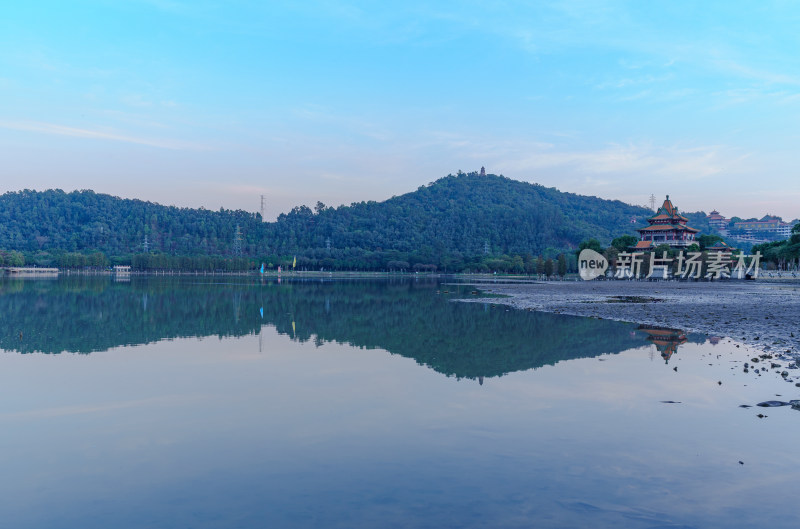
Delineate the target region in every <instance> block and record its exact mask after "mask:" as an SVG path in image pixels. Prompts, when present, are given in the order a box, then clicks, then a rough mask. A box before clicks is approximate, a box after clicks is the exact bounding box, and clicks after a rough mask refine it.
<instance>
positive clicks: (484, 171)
mask: <svg viewBox="0 0 800 529" xmlns="http://www.w3.org/2000/svg"><path fill="white" fill-rule="evenodd" d="M481 176H486V168H485V167H484V166H481Z"/></svg>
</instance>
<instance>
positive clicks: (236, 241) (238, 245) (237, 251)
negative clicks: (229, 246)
mask: <svg viewBox="0 0 800 529" xmlns="http://www.w3.org/2000/svg"><path fill="white" fill-rule="evenodd" d="M233 255H235V256H236V257H241V255H242V230H241V229H240V228H239V225H238V224H237V225H236V234H235V235H234V236H233Z"/></svg>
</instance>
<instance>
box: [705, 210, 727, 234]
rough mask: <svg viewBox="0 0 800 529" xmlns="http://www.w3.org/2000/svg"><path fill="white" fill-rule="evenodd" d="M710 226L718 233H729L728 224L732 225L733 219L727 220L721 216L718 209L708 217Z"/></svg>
mask: <svg viewBox="0 0 800 529" xmlns="http://www.w3.org/2000/svg"><path fill="white" fill-rule="evenodd" d="M707 218H708V225H709V226H711V227H712V228H714V229H716V230H717V231H727V229H728V224H730V222H731V219H726V218H725V217H723V216H722V215H720V214H719V211H717V210H716V209H715V210H714V211H712V212H711V213H709V215H708V217H707Z"/></svg>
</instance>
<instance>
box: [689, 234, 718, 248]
mask: <svg viewBox="0 0 800 529" xmlns="http://www.w3.org/2000/svg"><path fill="white" fill-rule="evenodd" d="M695 240H696V241H697V242H698V244H699V245H700V249H701V250H705V249H706V248H711V247H712V246H714V245H715V244H717V243H718V242H721V241H722V240H723V239H722V237H720V236H719V235H701V236H699V237H697V238H696V239H695Z"/></svg>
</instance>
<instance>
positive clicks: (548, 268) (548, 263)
mask: <svg viewBox="0 0 800 529" xmlns="http://www.w3.org/2000/svg"><path fill="white" fill-rule="evenodd" d="M553 272H555V265H554V263H553V260H552V259H550V258H549V257H548V258H547V260H545V262H544V275H546V276H547V277H551V276H552V275H553Z"/></svg>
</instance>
